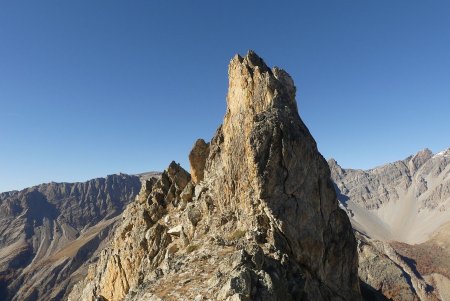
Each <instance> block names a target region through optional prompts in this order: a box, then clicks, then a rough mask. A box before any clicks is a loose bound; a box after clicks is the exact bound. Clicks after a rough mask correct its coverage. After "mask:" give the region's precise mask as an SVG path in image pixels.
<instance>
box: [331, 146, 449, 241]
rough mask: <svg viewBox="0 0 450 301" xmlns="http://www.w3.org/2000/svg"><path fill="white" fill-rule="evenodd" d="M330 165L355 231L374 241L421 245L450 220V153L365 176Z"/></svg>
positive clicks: (415, 158) (417, 158) (419, 156)
mask: <svg viewBox="0 0 450 301" xmlns="http://www.w3.org/2000/svg"><path fill="white" fill-rule="evenodd" d="M329 165H330V169H331V172H332V178H333V180H334V182H335V183H336V186H337V189H338V192H339V196H340V201H341V203H343V204H344V205H345V207H346V208H347V210H348V211H349V212H350V214H351V217H352V218H351V220H352V223H353V227H354V228H355V229H357V230H358V231H360V232H362V233H365V234H366V235H368V236H370V237H372V238H377V239H380V240H386V241H389V240H395V241H400V242H405V243H409V244H416V243H421V242H424V241H426V240H427V239H429V238H430V236H431V235H432V234H433V233H434V232H435V231H436V230H437V229H438V228H439V227H441V226H442V225H444V224H445V223H447V222H449V221H450V201H449V200H450V149H448V150H446V151H444V152H440V153H438V154H436V155H433V154H432V153H431V151H429V150H423V151H421V152H419V153H417V154H416V155H414V156H410V157H408V158H406V159H404V160H401V161H397V162H394V163H391V164H387V165H384V166H381V167H378V168H374V169H370V170H365V171H364V170H353V169H343V168H341V167H340V166H339V165H337V163H336V161H334V160H330V161H329Z"/></svg>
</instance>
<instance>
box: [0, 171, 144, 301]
mask: <svg viewBox="0 0 450 301" xmlns="http://www.w3.org/2000/svg"><path fill="white" fill-rule="evenodd" d="M139 188H140V180H139V178H138V177H136V176H128V175H112V176H108V177H107V178H99V179H95V180H91V181H88V182H85V183H73V184H72V183H49V184H42V185H38V186H35V187H32V188H28V189H25V190H22V191H14V192H6V193H1V194H0V233H2V235H1V236H0V300H18V301H19V300H20V301H21V300H29V301H32V300H61V299H62V298H63V296H64V294H65V292H66V290H67V288H68V287H69V289H70V288H71V286H72V285H73V282H76V281H78V280H79V279H80V278H82V277H84V275H85V273H86V270H85V267H86V265H87V263H88V261H89V260H90V259H92V258H94V257H95V253H96V250H97V248H99V247H101V246H102V243H103V241H104V240H105V239H106V238H107V236H108V233H109V231H110V229H112V226H113V225H114V223H115V222H116V221H117V218H116V216H117V215H118V214H120V213H121V212H122V211H123V208H124V207H125V205H126V204H128V203H129V202H130V201H131V200H132V199H133V198H134V196H135V195H136V194H137V193H138V191H139Z"/></svg>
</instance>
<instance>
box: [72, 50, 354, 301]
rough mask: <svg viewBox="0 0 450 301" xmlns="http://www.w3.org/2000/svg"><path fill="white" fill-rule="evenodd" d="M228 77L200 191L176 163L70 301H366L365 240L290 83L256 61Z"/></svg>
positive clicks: (128, 217)
mask: <svg viewBox="0 0 450 301" xmlns="http://www.w3.org/2000/svg"><path fill="white" fill-rule="evenodd" d="M228 73H229V89H228V96H227V111H226V115H225V118H224V122H223V125H222V126H220V127H219V129H218V130H217V132H216V134H215V136H214V137H213V139H212V140H211V142H210V143H209V144H207V143H205V142H204V141H202V140H198V141H197V142H196V144H195V146H194V148H193V151H192V152H191V154H190V162H191V172H192V180H191V183H192V185H193V186H195V188H193V189H192V188H186V187H188V186H189V185H190V184H189V177H188V176H187V175H186V173H185V171H183V170H182V169H181V167H179V165H177V164H175V163H172V164H171V166H170V167H169V169H168V170H167V171H166V172H164V173H163V174H162V175H161V178H160V179H159V180H158V182H156V183H155V184H154V185H153V188H152V191H151V192H150V193H149V195H148V197H147V199H146V201H143V200H142V199H139V201H137V202H135V203H133V204H131V205H129V206H128V208H127V209H126V211H125V213H124V220H123V221H122V224H121V225H120V227H119V228H118V229H117V231H116V234H115V238H114V239H113V241H112V243H111V245H110V246H109V248H107V249H106V250H105V251H104V253H102V256H101V257H100V260H99V262H98V263H97V264H95V266H93V268H92V269H93V271H95V272H93V273H92V277H91V278H90V279H87V280H86V281H84V282H81V283H79V284H78V285H77V287H76V289H75V290H74V291H73V292H72V294H71V296H70V297H71V299H69V300H77V301H79V300H81V301H84V300H86V301H87V300H89V301H90V300H91V299H92V297H98V296H104V297H105V298H106V299H107V300H108V301H116V300H127V301H131V300H133V301H137V300H142V296H144V295H145V294H147V295H148V296H157V297H159V298H161V299H162V300H194V299H195V298H196V297H197V296H198V295H199V294H200V295H201V296H202V297H203V298H204V299H205V300H208V299H210V300H221V301H224V300H229V301H231V300H261V301H269V300H279V301H281V300H282V301H293V300H319V301H320V300H360V299H361V295H360V290H359V280H358V275H357V254H356V240H355V237H354V235H353V232H352V228H351V225H350V222H349V219H348V217H347V215H346V214H345V212H344V211H343V210H341V209H339V206H338V202H337V198H336V193H335V191H334V187H333V183H332V182H331V180H330V170H329V168H328V166H327V163H326V161H325V160H324V159H323V157H322V156H321V155H320V154H319V152H318V150H317V146H316V143H315V141H314V139H313V138H312V136H311V134H310V133H309V131H308V129H307V128H306V126H305V125H304V123H303V122H302V121H301V119H300V117H299V115H298V109H297V104H296V101H295V91H296V88H295V86H294V83H293V81H292V79H291V77H290V76H289V75H288V74H287V73H286V72H285V71H283V70H281V69H279V68H276V67H274V68H272V69H270V68H269V67H268V66H267V65H266V64H265V63H264V61H263V60H262V59H261V58H259V57H258V56H257V55H256V54H255V53H254V52H252V51H250V52H249V53H248V54H247V55H246V56H245V57H241V56H239V55H237V56H235V57H234V58H233V59H232V60H231V62H230V65H229V69H228ZM186 189H188V190H189V193H192V191H194V196H193V197H192V200H191V201H190V202H189V203H188V204H185V205H179V202H180V200H186V201H187V200H190V199H191V198H190V197H187V196H186V197H185V195H187V194H189V193H188V192H186V191H185V190H186ZM144 196H145V194H143V195H142V196H140V197H144ZM167 216H168V217H167ZM165 221H167V222H165ZM181 225H182V229H183V230H182V231H181V232H180V236H179V237H178V236H176V235H170V234H169V233H168V232H169V228H172V227H175V226H181ZM145 233H147V234H148V235H146V234H145Z"/></svg>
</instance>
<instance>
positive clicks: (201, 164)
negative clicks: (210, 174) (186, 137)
mask: <svg viewBox="0 0 450 301" xmlns="http://www.w3.org/2000/svg"><path fill="white" fill-rule="evenodd" d="M208 155H209V143H206V142H205V140H203V139H198V140H197V141H196V142H195V144H194V147H193V148H192V150H191V152H190V153H189V162H190V164H191V176H192V182H194V183H195V184H198V183H199V182H200V181H201V180H203V177H204V172H205V164H206V159H208Z"/></svg>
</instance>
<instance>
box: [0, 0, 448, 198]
mask: <svg viewBox="0 0 450 301" xmlns="http://www.w3.org/2000/svg"><path fill="white" fill-rule="evenodd" d="M449 16H450V1H448V0H441V1H440V0H433V1H422V0H421V1H416V0H404V1H401V0H395V1H392V0H377V1H361V0H341V1H336V0H329V1H320V0H319V1H312V0H311V1H286V2H285V1H251V0H248V1H211V0H208V1H149V0H147V1H138V0H133V1H96V0H94V1H92V0H89V1H81V0H77V1H56V0H53V1H45V0H43V1H31V0H30V1H1V2H0V191H6V190H12V189H20V188H24V187H27V186H31V185H35V184H39V183H42V182H49V181H52V180H53V181H57V182H60V181H84V180H87V179H90V178H93V177H99V176H105V175H107V174H112V173H117V172H125V173H138V172H144V171H150V170H162V169H164V168H165V167H167V166H168V164H169V163H170V161H171V160H176V161H178V162H181V164H182V165H183V166H185V167H186V168H188V160H187V155H188V152H189V150H190V149H191V147H192V145H193V143H194V141H195V139H196V138H199V137H203V138H205V139H207V140H209V139H210V138H211V137H212V135H213V133H214V131H215V130H216V128H217V126H218V125H219V124H220V123H221V121H222V118H223V115H224V113H225V95H226V90H227V65H228V62H229V60H230V59H231V58H232V56H233V55H234V54H235V53H241V54H245V53H246V51H247V50H248V49H254V50H255V51H256V52H257V53H258V54H259V55H260V56H262V57H263V58H264V59H265V61H266V62H267V63H268V64H269V65H270V66H273V65H276V66H280V67H282V68H284V69H285V70H287V71H288V72H289V73H290V74H291V75H292V76H293V78H294V80H295V83H296V86H297V90H298V93H297V101H298V103H299V111H300V115H301V117H302V118H303V120H304V121H305V123H306V124H307V126H308V127H309V129H310V131H311V132H312V134H313V135H314V137H315V139H316V141H317V143H318V146H319V150H320V151H321V152H322V154H323V155H324V156H325V157H326V158H330V157H334V158H335V159H336V160H337V161H338V162H339V163H340V164H341V165H342V166H344V167H353V168H371V167H374V166H377V165H380V164H383V163H386V162H390V161H394V160H397V159H402V158H404V157H406V156H408V155H409V154H412V153H415V152H417V151H418V150H420V149H423V148H425V147H428V148H430V149H432V150H433V151H434V152H437V151H440V150H442V149H445V148H447V147H449V146H450V139H449V138H450V119H449V116H450V17H449Z"/></svg>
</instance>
